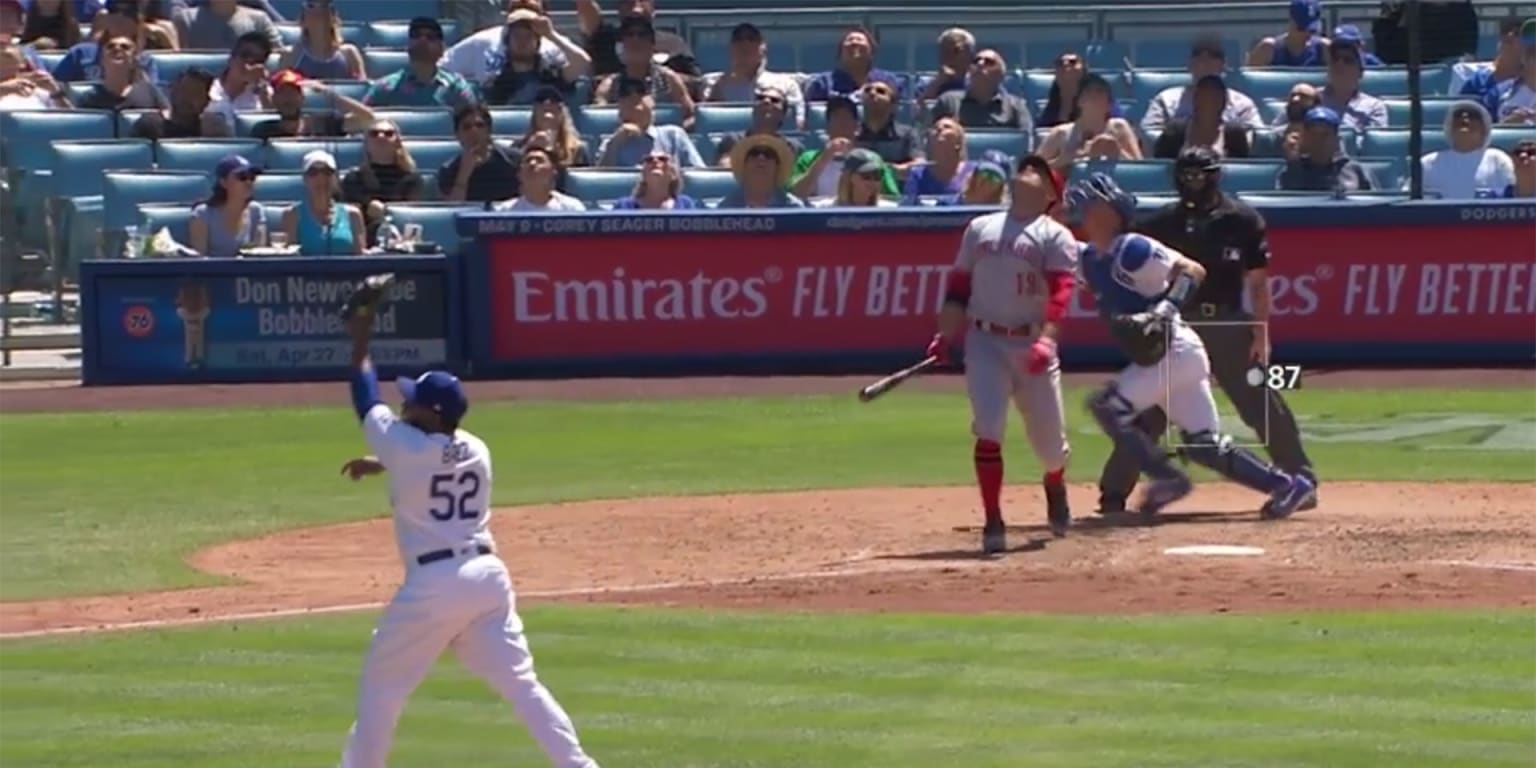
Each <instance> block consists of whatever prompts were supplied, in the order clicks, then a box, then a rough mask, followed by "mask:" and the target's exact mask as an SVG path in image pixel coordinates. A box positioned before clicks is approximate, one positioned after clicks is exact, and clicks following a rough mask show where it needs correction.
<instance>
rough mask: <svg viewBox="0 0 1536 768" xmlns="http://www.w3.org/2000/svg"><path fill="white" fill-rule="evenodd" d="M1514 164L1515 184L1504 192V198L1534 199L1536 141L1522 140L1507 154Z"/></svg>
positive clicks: (1535, 192)
mask: <svg viewBox="0 0 1536 768" xmlns="http://www.w3.org/2000/svg"><path fill="white" fill-rule="evenodd" d="M1509 156H1510V158H1511V159H1513V160H1514V162H1515V183H1513V184H1511V185H1509V187H1508V188H1506V189H1505V190H1504V196H1505V197H1519V198H1533V197H1536V139H1523V140H1521V142H1520V143H1519V144H1516V145H1515V149H1514V151H1513V152H1510V153H1509Z"/></svg>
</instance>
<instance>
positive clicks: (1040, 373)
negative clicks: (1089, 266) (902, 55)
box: [928, 155, 1078, 554]
mask: <svg viewBox="0 0 1536 768" xmlns="http://www.w3.org/2000/svg"><path fill="white" fill-rule="evenodd" d="M1011 184H1012V189H1011V192H1012V203H1011V204H1010V206H1009V208H1008V210H1006V211H1001V212H998V213H989V214H987V215H985V216H978V217H976V218H975V219H973V220H972V221H971V222H970V224H969V225H967V226H966V228H965V234H964V236H963V238H962V239H961V242H960V252H959V253H958V254H957V255H956V256H955V264H954V266H953V267H952V268H951V269H950V271H949V277H948V283H947V285H946V289H945V296H944V306H943V308H942V309H941V310H940V312H939V332H938V333H937V334H935V335H934V337H933V340H932V341H931V342H929V345H928V354H929V355H933V356H936V357H938V358H939V359H940V361H945V362H947V361H949V360H950V359H951V357H952V352H953V350H954V348H955V347H956V346H957V345H959V344H962V343H963V344H964V349H963V351H964V362H965V385H966V392H967V394H968V395H969V396H970V399H971V432H972V433H973V434H974V435H975V437H976V445H975V451H974V454H973V458H974V461H975V464H976V485H977V486H978V487H979V488H980V490H981V507H982V512H983V514H984V515H985V524H984V525H983V527H982V538H981V547H982V552H983V553H985V554H995V553H999V552H1003V551H1004V550H1006V549H1007V547H1008V544H1007V534H1006V531H1007V526H1006V525H1005V524H1004V522H1003V512H1002V500H1001V496H1002V489H1003V434H1004V431H1005V429H1006V428H1007V425H1008V401H1009V400H1010V399H1011V400H1012V401H1013V403H1014V405H1015V406H1016V407H1017V408H1018V410H1019V414H1020V415H1021V416H1023V417H1024V428H1025V431H1026V432H1028V433H1029V442H1030V446H1031V447H1032V448H1033V449H1034V452H1035V456H1037V457H1039V459H1040V464H1041V466H1042V467H1043V468H1044V470H1045V478H1044V485H1045V498H1046V517H1047V520H1048V521H1049V524H1050V527H1051V532H1052V533H1054V534H1055V535H1057V536H1065V535H1066V533H1067V529H1068V527H1070V525H1071V520H1072V515H1071V512H1070V511H1069V509H1068V507H1067V488H1066V484H1065V481H1064V478H1063V475H1064V473H1065V469H1066V465H1067V454H1068V452H1069V450H1070V449H1069V447H1068V445H1067V431H1066V420H1065V419H1064V418H1063V415H1062V407H1061V364H1060V361H1059V360H1058V358H1057V354H1056V332H1057V328H1058V327H1059V325H1060V323H1061V320H1062V318H1063V317H1065V316H1066V312H1067V303H1068V302H1069V301H1070V300H1071V298H1072V289H1073V286H1074V284H1075V282H1076V279H1075V276H1074V275H1075V272H1076V264H1077V248H1078V246H1077V242H1076V240H1074V239H1073V237H1072V233H1071V232H1070V231H1068V230H1067V228H1066V227H1064V226H1062V225H1061V224H1060V223H1059V222H1057V221H1055V220H1054V219H1052V218H1051V217H1050V215H1049V214H1050V211H1051V208H1052V207H1053V206H1055V205H1056V204H1057V203H1058V202H1059V201H1060V199H1061V193H1062V182H1061V177H1060V176H1059V175H1057V174H1056V172H1055V171H1053V170H1052V169H1051V167H1050V164H1049V163H1047V162H1046V161H1045V160H1044V159H1042V158H1040V157H1037V156H1034V155H1031V156H1027V157H1023V158H1020V160H1019V162H1018V164H1017V166H1015V168H1014V174H1013V179H1012V182H1011ZM962 339H963V342H962Z"/></svg>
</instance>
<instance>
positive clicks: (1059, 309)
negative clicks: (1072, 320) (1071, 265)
mask: <svg viewBox="0 0 1536 768" xmlns="http://www.w3.org/2000/svg"><path fill="white" fill-rule="evenodd" d="M1045 282H1046V284H1047V285H1049V286H1050V288H1051V299H1050V301H1048V302H1046V305H1045V320H1046V322H1049V323H1060V322H1061V321H1062V318H1064V317H1066V316H1067V303H1068V302H1070V301H1072V289H1073V287H1075V286H1076V285H1077V279H1076V278H1075V277H1073V276H1072V273H1071V272H1047V273H1045Z"/></svg>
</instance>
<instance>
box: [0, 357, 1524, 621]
mask: <svg viewBox="0 0 1536 768" xmlns="http://www.w3.org/2000/svg"><path fill="white" fill-rule="evenodd" d="M1082 397H1083V393H1082V392H1068V393H1067V400H1068V414H1067V417H1068V427H1069V431H1070V433H1071V438H1072V442H1073V467H1074V469H1073V471H1072V477H1073V478H1074V479H1075V480H1083V481H1091V480H1092V479H1093V478H1095V477H1097V473H1098V468H1099V466H1100V465H1101V464H1102V462H1103V459H1104V456H1105V453H1106V450H1107V447H1108V443H1107V441H1106V440H1105V439H1104V438H1103V436H1102V435H1099V434H1098V433H1097V430H1096V429H1095V428H1094V426H1093V423H1092V420H1091V419H1089V418H1088V417H1087V416H1086V414H1084V413H1083V412H1082V410H1081V407H1080V405H1079V404H1080V403H1081V402H1082ZM1291 402H1292V407H1293V408H1294V409H1295V410H1296V412H1297V413H1299V414H1302V415H1303V416H1304V418H1305V419H1306V421H1305V422H1304V423H1305V424H1306V425H1307V429H1308V430H1309V431H1316V432H1318V433H1319V434H1320V435H1322V436H1323V437H1325V438H1327V439H1329V440H1333V442H1312V443H1309V445H1308V450H1309V451H1310V453H1311V455H1312V458H1313V460H1314V462H1315V463H1316V464H1317V466H1318V467H1319V469H1320V471H1321V472H1322V473H1323V477H1324V480H1325V481H1327V480H1345V479H1355V480H1365V479H1380V480H1421V481H1422V480H1492V481H1524V482H1532V481H1536V453H1533V452H1531V450H1529V449H1523V448H1521V447H1520V446H1522V445H1523V443H1514V444H1512V445H1514V447H1513V448H1511V447H1510V446H1509V445H1505V446H1504V447H1502V448H1500V447H1498V445H1495V446H1494V448H1493V449H1490V448H1489V447H1488V446H1486V445H1481V444H1479V443H1478V441H1479V440H1483V439H1485V438H1487V437H1488V436H1489V434H1490V430H1494V429H1497V428H1496V427H1493V426H1489V424H1487V423H1481V422H1480V423H1477V424H1475V425H1473V426H1466V427H1458V426H1457V425H1456V424H1454V423H1449V422H1445V423H1440V428H1438V430H1431V431H1429V432H1427V433H1425V434H1421V435H1417V436H1413V435H1409V436H1406V437H1400V438H1398V439H1387V438H1383V437H1382V436H1381V435H1379V434H1378V435H1376V436H1374V437H1372V436H1370V435H1368V434H1365V433H1361V432H1360V430H1362V429H1366V430H1368V429H1370V428H1372V427H1377V428H1392V427H1394V426H1401V425H1403V424H1409V423H1417V422H1425V421H1429V422H1433V421H1434V419H1435V418H1440V417H1437V416H1433V415H1434V414H1440V415H1442V416H1443V415H1446V414H1450V415H1452V416H1454V415H1456V414H1480V415H1484V416H1488V417H1492V419H1491V420H1492V421H1499V420H1505V421H1508V422H1510V423H1512V424H1515V425H1517V426H1520V425H1523V426H1524V427H1527V428H1529V429H1528V434H1529V435H1536V394H1533V393H1531V392H1524V391H1518V390H1508V391H1497V390H1496V391H1477V392H1463V391H1437V390H1391V391H1349V390H1310V391H1303V392H1299V393H1295V394H1294V395H1293V396H1292V397H1291ZM1415 420H1417V422H1416V421H1415ZM969 422H970V416H969V411H968V405H967V403H966V401H965V399H964V398H963V397H962V396H959V395H944V394H923V393H915V392H903V393H900V394H899V395H897V396H893V397H892V398H890V399H889V400H885V401H881V402H879V403H877V404H874V405H868V406H861V405H859V404H857V403H856V402H854V400H853V398H852V397H851V396H836V397H833V396H819V397H793V398H743V399H715V400H660V401H641V402H596V403H593V402H587V403H575V402H526V401H525V402H517V403H482V404H478V405H476V407H475V409H474V411H473V412H472V414H471V417H470V420H469V422H468V424H467V425H468V426H469V427H470V428H471V429H473V430H474V431H475V432H476V433H477V434H479V435H481V436H482V437H484V438H485V439H486V441H487V442H488V443H490V445H491V448H492V452H493V455H494V457H495V461H496V470H497V477H498V479H499V480H500V482H499V483H498V485H497V488H496V495H495V497H494V498H495V503H496V504H498V505H510V504H521V503H532V502H549V501H564V500H574V499H591V498H626V497H632V496H645V495H658V494H669V495H676V494H700V493H718V492H726V491H762V490H789V489H804V488H831V487H856V486H876V485H954V484H962V483H967V482H969V477H970V475H971V472H972V469H971V466H970V444H971V437H970V434H969ZM1225 423H1226V425H1227V428H1228V429H1235V428H1236V427H1238V426H1239V421H1238V420H1237V419H1236V418H1235V417H1233V416H1230V415H1228V416H1226V417H1225ZM1349 425H1352V426H1349ZM1345 427H1348V428H1349V429H1353V430H1355V432H1356V433H1359V434H1362V435H1363V437H1362V440H1365V439H1368V440H1369V442H1352V441H1351V440H1350V439H1349V433H1348V432H1347V431H1346V432H1345V433H1343V437H1344V438H1345V439H1344V440H1342V441H1340V440H1339V433H1338V432H1337V429H1338V428H1345ZM1010 430H1011V432H1012V435H1013V438H1012V439H1011V440H1009V441H1008V444H1007V452H1008V462H1009V465H1008V466H1009V470H1008V471H1009V475H1010V476H1011V477H1014V478H1020V477H1032V476H1034V475H1035V474H1036V472H1037V469H1036V465H1035V463H1034V460H1033V457H1032V456H1031V455H1030V453H1029V450H1028V446H1027V442H1026V441H1025V440H1024V439H1022V438H1023V430H1022V429H1021V428H1020V426H1019V425H1018V423H1017V420H1016V419H1015V421H1014V423H1013V424H1012V425H1010ZM1330 430H1332V432H1330ZM1514 434H1515V435H1516V437H1520V436H1522V435H1524V434H1527V433H1521V432H1519V431H1518V430H1517V431H1516V432H1515V433H1514ZM1389 437H1390V436H1389ZM1530 439H1531V440H1536V437H1532V438H1530ZM364 450H365V449H364V447H363V444H362V439H361V437H360V435H359V434H358V430H357V427H356V421H355V419H354V418H353V417H352V415H351V412H350V410H349V409H348V407H347V405H346V404H345V401H344V394H343V388H342V387H341V386H340V385H338V386H337V404H336V406H335V407H331V408H291V409H270V410H264V409H243V410H242V409H235V410H218V411H215V410H167V411H134V412H121V413H75V414H23V415H17V414H6V415H0V599H3V600H19V599H29V598H38V597H48V596H58V595H70V594H88V593H103V592H131V591H139V590H145V589H154V588H171V587H183V586H191V585H197V584H209V583H215V582H216V579H215V578H214V577H211V576H208V575H206V574H200V573H197V572H195V571H193V570H192V569H190V568H188V567H187V566H186V564H185V562H184V558H185V557H186V556H187V555H189V554H190V553H192V552H194V551H196V550H197V549H198V548H200V547H204V546H207V545H210V544H213V543H215V542H219V541H226V540H229V539H235V538H242V537H249V536H255V535H259V534H262V533H267V532H270V531H273V530H278V529H281V528H290V527H298V526H309V525H319V524H324V523H335V522H342V521H348V520H358V519H363V518H368V517H375V516H380V515H385V514H387V513H388V509H387V507H386V506H385V504H386V502H385V498H384V496H385V495H384V493H383V491H382V490H381V489H380V487H379V486H378V484H376V483H363V484H353V483H350V482H347V481H345V480H343V479H341V478H340V477H339V476H338V474H337V472H338V470H339V468H340V466H341V464H342V462H343V461H344V460H346V459H347V458H350V457H352V456H355V455H359V454H360V453H362V452H364ZM61 537H63V538H61ZM66 541H67V546H65V545H63V544H64V542H66ZM87 564H88V565H87Z"/></svg>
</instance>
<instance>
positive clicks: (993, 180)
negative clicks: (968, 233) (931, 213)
mask: <svg viewBox="0 0 1536 768" xmlns="http://www.w3.org/2000/svg"><path fill="white" fill-rule="evenodd" d="M1007 191H1008V156H1007V155H1004V154H1003V153H1001V152H998V151H996V150H991V151H988V152H987V153H986V154H985V155H984V156H983V157H982V159H981V160H980V161H979V162H977V163H976V166H975V167H974V168H972V169H971V172H970V174H968V175H967V176H966V177H965V188H964V189H962V190H960V194H958V195H954V196H951V197H943V198H940V199H939V204H940V205H985V206H999V205H1002V204H1003V200H1004V199H1005V197H1006V193H1007Z"/></svg>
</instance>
